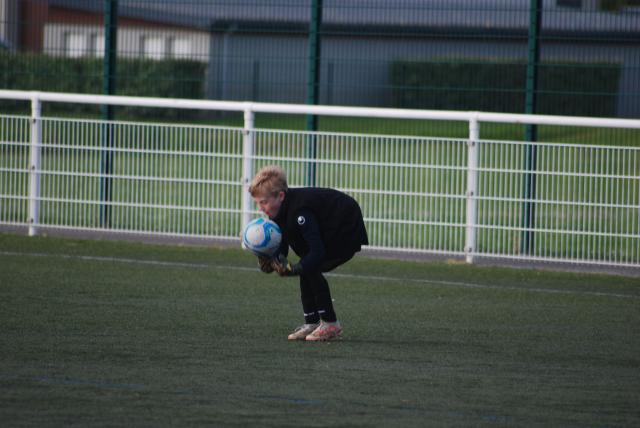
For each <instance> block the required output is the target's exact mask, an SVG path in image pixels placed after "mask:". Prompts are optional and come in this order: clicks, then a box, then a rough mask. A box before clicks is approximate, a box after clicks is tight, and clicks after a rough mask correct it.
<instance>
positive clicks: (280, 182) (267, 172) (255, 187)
mask: <svg viewBox="0 0 640 428" xmlns="http://www.w3.org/2000/svg"><path fill="white" fill-rule="evenodd" d="M288 188H289V187H288V186H287V174H286V173H285V172H284V170H283V169H282V168H280V167H279V166H277V165H267V166H265V167H262V168H261V169H260V171H258V173H257V174H256V175H255V177H253V180H251V184H250V185H249V193H250V194H251V196H253V197H256V196H267V195H271V196H277V195H278V194H279V193H280V192H286V191H287V189H288Z"/></svg>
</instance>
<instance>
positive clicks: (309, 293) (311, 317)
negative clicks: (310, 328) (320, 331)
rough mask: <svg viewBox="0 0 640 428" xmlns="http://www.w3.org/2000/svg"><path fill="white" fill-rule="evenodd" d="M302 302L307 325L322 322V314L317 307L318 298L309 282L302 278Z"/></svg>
mask: <svg viewBox="0 0 640 428" xmlns="http://www.w3.org/2000/svg"><path fill="white" fill-rule="evenodd" d="M300 300H301V301H302V311H303V312H304V322H305V324H317V323H319V322H320V314H319V313H318V307H317V306H316V297H315V294H314V292H313V288H312V287H311V286H310V284H309V281H305V280H304V279H303V277H302V276H301V277H300Z"/></svg>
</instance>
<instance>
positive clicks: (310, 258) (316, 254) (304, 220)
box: [296, 209, 325, 272]
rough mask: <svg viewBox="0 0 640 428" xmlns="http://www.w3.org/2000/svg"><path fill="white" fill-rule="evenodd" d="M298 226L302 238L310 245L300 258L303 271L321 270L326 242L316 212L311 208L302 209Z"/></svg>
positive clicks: (297, 221) (297, 219)
mask: <svg viewBox="0 0 640 428" xmlns="http://www.w3.org/2000/svg"><path fill="white" fill-rule="evenodd" d="M296 227H299V228H300V232H301V235H302V238H303V239H304V240H305V241H306V243H307V245H308V246H309V252H308V253H307V254H305V256H304V257H302V259H301V260H300V263H299V265H300V266H299V269H301V271H302V272H313V271H315V270H319V269H320V266H321V265H322V262H323V261H324V257H325V248H324V243H323V242H322V235H321V234H320V225H319V224H318V219H317V218H316V216H315V214H313V212H311V211H309V210H306V209H304V210H300V212H298V213H297V216H296Z"/></svg>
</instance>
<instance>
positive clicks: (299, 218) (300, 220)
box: [298, 216, 307, 226]
mask: <svg viewBox="0 0 640 428" xmlns="http://www.w3.org/2000/svg"><path fill="white" fill-rule="evenodd" d="M306 221H307V220H306V219H305V218H304V217H303V216H298V224H299V225H300V226H302V225H303V224H304V223H305V222H306Z"/></svg>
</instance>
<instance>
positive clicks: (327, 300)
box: [300, 254, 354, 324]
mask: <svg viewBox="0 0 640 428" xmlns="http://www.w3.org/2000/svg"><path fill="white" fill-rule="evenodd" d="M353 255H354V254H351V255H348V256H343V257H339V258H335V259H330V260H325V261H324V262H323V263H322V266H321V267H320V270H317V271H313V272H303V273H302V275H300V299H301V300H302V310H303V311H304V320H305V322H306V323H307V324H315V323H317V322H319V321H320V320H321V319H322V320H323V321H326V322H335V321H336V320H337V318H336V313H335V311H334V310H333V301H332V300H331V292H330V291H329V283H328V282H327V280H326V278H325V277H324V275H322V273H323V272H329V271H331V270H333V269H335V268H337V267H338V266H340V265H341V264H344V263H346V262H348V261H349V260H351V259H352V258H353Z"/></svg>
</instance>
